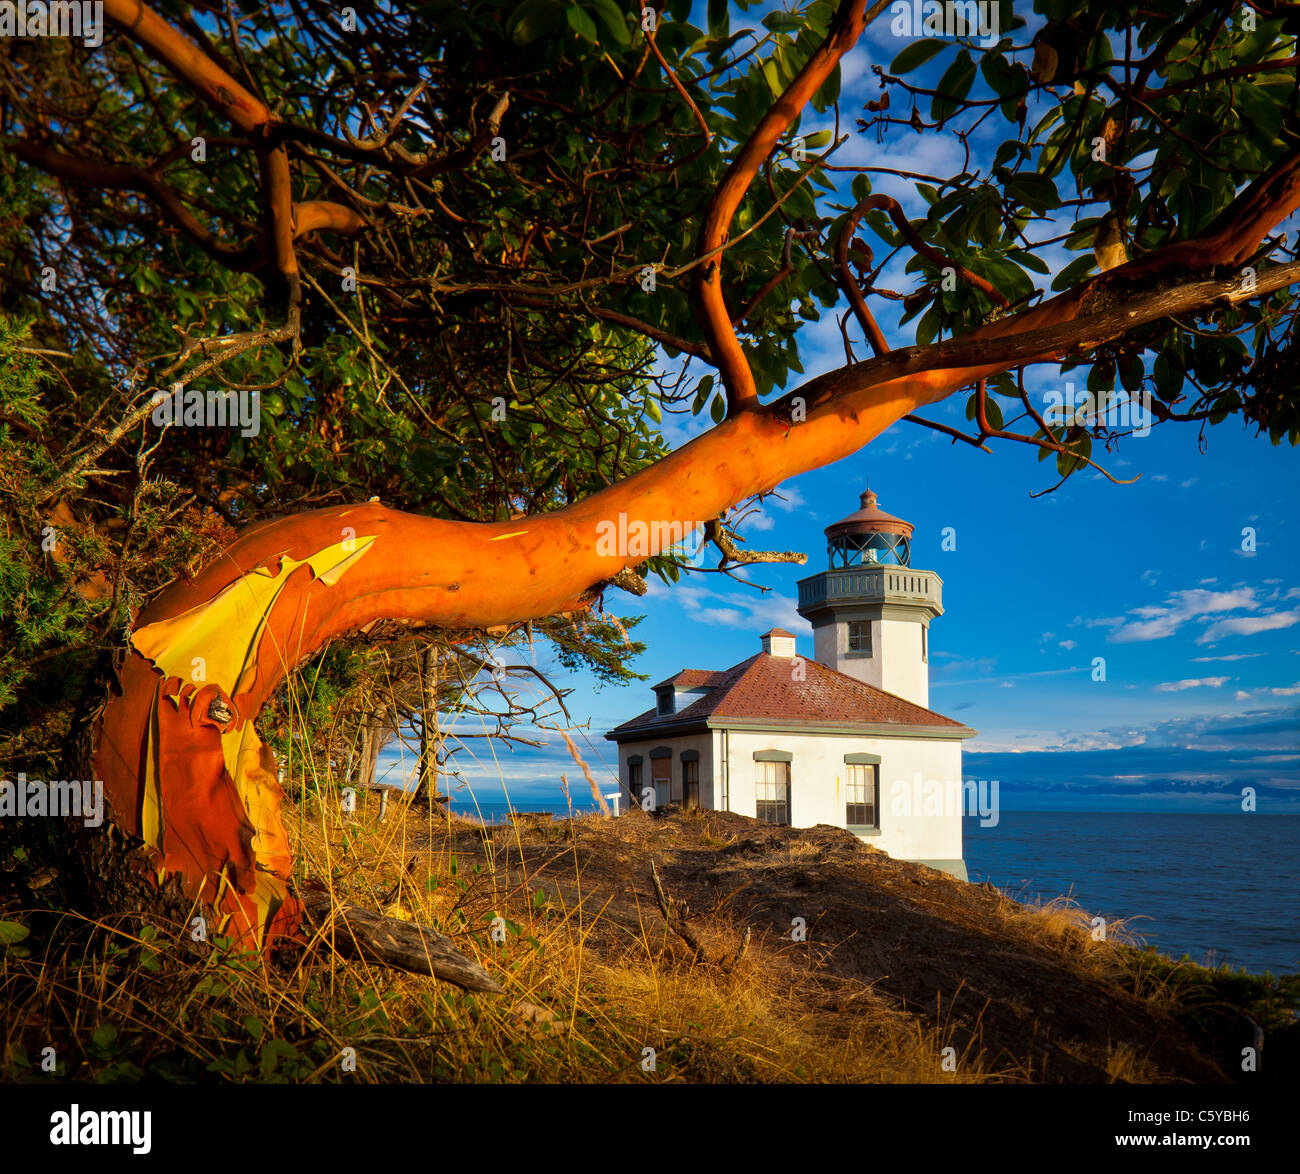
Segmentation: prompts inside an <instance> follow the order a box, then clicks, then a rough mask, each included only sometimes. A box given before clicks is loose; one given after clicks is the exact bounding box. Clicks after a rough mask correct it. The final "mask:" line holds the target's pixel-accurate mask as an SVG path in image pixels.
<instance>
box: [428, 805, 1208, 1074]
mask: <svg viewBox="0 0 1300 1174" xmlns="http://www.w3.org/2000/svg"><path fill="white" fill-rule="evenodd" d="M452 837H453V842H452V845H451V846H452V847H454V850H455V851H456V852H457V853H459V854H462V855H463V858H465V859H466V860H474V859H475V858H477V859H483V858H484V857H486V856H487V855H489V854H490V855H491V856H492V857H493V858H494V859H493V867H494V868H496V869H502V868H504V869H507V870H508V874H509V876H510V877H511V879H512V881H518V882H520V883H527V884H529V885H531V886H532V887H534V888H537V887H539V886H540V887H541V888H543V890H544V891H545V892H546V893H547V895H548V896H552V897H553V898H554V899H555V900H556V901H557V902H558V903H560V904H562V905H563V906H564V908H565V909H566V910H570V911H572V910H575V909H580V910H581V913H582V917H583V918H584V919H587V920H589V921H590V923H591V931H590V937H589V939H588V945H589V947H590V948H592V949H594V950H595V951H597V952H598V954H602V955H604V956H606V957H609V958H615V957H617V956H618V955H619V953H620V951H623V952H626V951H628V950H630V949H633V948H637V947H638V946H639V947H640V948H644V946H643V943H644V942H645V941H646V940H647V939H648V938H653V937H656V935H657V938H658V940H659V941H660V942H662V943H663V947H664V949H665V950H666V951H667V952H670V953H672V954H674V955H675V956H677V957H678V958H679V959H680V964H682V965H697V966H698V965H704V966H723V967H727V966H731V965H735V964H736V963H737V961H738V955H743V957H744V959H745V965H747V966H750V967H754V966H757V967H759V968H760V972H759V975H758V978H759V980H760V981H765V982H768V983H770V984H772V986H773V989H780V990H782V991H785V992H789V991H795V992H797V993H798V995H799V997H800V998H801V999H802V1001H803V1005H802V1006H801V1008H800V1010H801V1011H802V1012H803V1013H806V1014H811V1015H813V1016H815V1017H816V1018H817V1020H818V1021H819V1024H818V1026H819V1028H820V1030H822V1031H824V1032H825V1034H826V1036H827V1038H830V1039H835V1038H847V1037H848V1034H849V1033H850V1032H851V1031H852V1030H853V1029H854V1028H855V1026H856V1027H860V1025H861V1022H862V1017H863V1013H864V1010H866V1009H867V1008H870V1009H872V1010H873V1011H875V1012H876V1013H878V1014H886V1015H893V1016H898V1017H910V1018H912V1019H913V1020H915V1021H918V1022H919V1023H921V1024H924V1025H926V1026H928V1027H932V1028H937V1029H942V1030H947V1031H950V1032H951V1037H950V1038H951V1040H952V1043H953V1045H954V1046H955V1047H956V1048H957V1050H958V1052H959V1053H960V1054H961V1055H963V1056H970V1057H975V1058H976V1060H977V1062H978V1063H979V1064H980V1065H981V1067H983V1068H984V1069H985V1070H986V1071H990V1072H1000V1073H1004V1074H1006V1076H1007V1077H1008V1078H1010V1079H1018V1080H1032V1081H1036V1082H1044V1081H1045V1082H1049V1083H1051V1082H1071V1083H1073V1082H1097V1081H1109V1080H1115V1079H1121V1080H1125V1079H1127V1080H1140V1081H1175V1082H1178V1081H1191V1082H1197V1083H1201V1082H1219V1081H1223V1080H1224V1079H1225V1076H1224V1074H1223V1072H1222V1071H1221V1070H1220V1069H1219V1068H1218V1067H1217V1066H1216V1065H1215V1064H1214V1063H1213V1062H1212V1061H1210V1060H1209V1059H1207V1058H1206V1057H1205V1056H1203V1055H1202V1054H1201V1053H1200V1052H1198V1050H1197V1049H1196V1047H1195V1046H1194V1044H1193V1043H1192V1041H1191V1039H1190V1038H1189V1037H1188V1035H1187V1034H1186V1033H1185V1031H1184V1030H1183V1029H1182V1028H1181V1027H1180V1026H1179V1025H1178V1024H1176V1023H1175V1022H1174V1021H1173V1019H1171V1018H1170V1017H1169V1016H1168V1015H1167V1014H1165V1013H1164V1012H1163V1011H1162V1010H1160V1009H1159V1008H1158V1007H1157V1006H1155V1005H1154V1004H1153V1003H1151V1002H1150V1001H1147V1000H1143V999H1139V998H1137V997H1135V996H1134V994H1133V993H1132V973H1131V971H1128V970H1126V969H1125V968H1124V967H1123V966H1121V965H1120V964H1119V962H1118V960H1117V959H1116V958H1115V956H1114V954H1113V951H1111V950H1110V948H1109V947H1108V946H1107V945H1106V944H1105V943H1096V942H1093V941H1092V940H1091V938H1090V935H1089V934H1088V933H1087V932H1086V931H1085V929H1084V928H1082V926H1084V925H1085V924H1086V922H1085V921H1084V920H1082V918H1075V919H1071V918H1069V917H1065V918H1062V917H1059V916H1058V917H1055V918H1051V917H1044V916H1042V915H1040V914H1035V913H1033V912H1032V911H1030V910H1028V909H1026V908H1025V907H1024V906H1021V905H1018V904H1016V903H1015V902H1013V901H1010V900H1009V899H1008V898H1006V897H1005V896H1004V895H1002V894H1000V893H998V892H997V890H995V889H993V888H992V886H988V885H972V884H966V883H964V882H961V881H958V880H956V879H954V878H952V877H950V876H948V875H946V874H944V873H941V872H937V871H935V870H933V869H930V868H926V867H925V866H923V865H917V864H910V863H906V862H904V861H899V860H894V859H892V858H891V857H889V856H888V855H886V854H885V853H883V852H880V851H879V850H877V849H875V848H872V847H869V846H867V845H866V844H864V843H863V842H862V841H861V840H859V839H857V838H856V837H855V836H853V835H851V834H850V833H848V832H846V831H844V830H843V829H839V828H833V827H829V826H825V825H822V826H818V827H814V828H809V829H792V828H780V827H772V826H768V825H765V824H761V823H758V822H757V821H755V820H753V819H749V818H746V817H744V816H739V815H733V814H730V813H723V812H713V811H708V812H702V811H697V812H683V811H680V810H678V809H677V808H675V807H672V808H668V809H667V810H665V811H663V812H658V813H655V814H653V815H649V814H645V813H642V812H640V811H634V812H631V813H628V814H625V815H623V816H620V817H619V818H617V819H598V818H581V819H577V820H561V821H550V820H543V821H536V820H524V821H521V822H520V823H518V824H517V825H515V826H512V827H499V828H492V829H489V830H488V834H487V835H486V836H485V835H484V831H483V829H481V828H475V827H472V826H467V825H460V824H457V825H453V831H452ZM652 862H653V864H654V865H655V867H656V869H657V871H658V873H659V876H660V877H661V880H662V883H663V887H664V890H665V892H666V894H667V896H668V898H669V899H670V901H671V902H673V906H674V907H675V908H676V909H678V910H680V911H681V912H682V914H683V915H684V916H683V922H682V924H683V925H684V928H685V939H684V938H683V936H682V935H679V934H677V933H675V932H669V927H668V925H667V923H666V921H665V919H664V917H663V914H662V912H661V910H660V907H659V905H658V903H657V900H656V895H655V891H654V887H653V882H652V880H651V872H650V865H651V863H652ZM796 919H802V926H803V927H804V931H805V933H804V940H796V939H797V938H799V937H800V932H799V925H800V923H799V922H798V921H797V920H796ZM1072 921H1073V922H1074V923H1073V924H1072ZM746 931H748V938H746ZM690 939H693V941H694V942H695V943H697V944H698V946H699V950H700V953H699V955H698V956H697V955H696V951H695V950H694V948H693V947H692V945H690V944H688V940H690ZM810 977H811V978H813V979H815V981H811V982H810V981H808V980H809V978H810Z"/></svg>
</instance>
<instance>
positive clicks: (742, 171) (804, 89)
mask: <svg viewBox="0 0 1300 1174" xmlns="http://www.w3.org/2000/svg"><path fill="white" fill-rule="evenodd" d="M866 7H867V5H866V0H842V2H841V4H840V6H839V9H838V11H837V12H836V13H835V16H834V18H833V19H832V21H831V26H830V29H829V30H828V31H827V34H826V39H825V40H824V41H823V42H822V43H821V45H820V46H819V47H818V48H817V49H816V50H815V51H814V52H813V54H812V56H811V57H809V59H808V60H807V62H805V64H804V67H803V68H802V69H801V70H800V71H799V73H798V75H797V76H796V77H795V79H794V80H793V81H792V82H791V83H790V84H789V85H788V86H787V87H786V89H785V92H784V93H783V94H782V95H781V96H780V97H779V98H778V99H777V100H776V101H775V102H774V103H773V104H772V106H771V107H770V108H769V109H768V111H767V113H766V114H764V115H763V117H762V119H761V120H760V121H759V124H758V126H757V127H755V128H754V132H753V133H752V134H751V135H750V136H749V139H748V140H747V141H746V142H745V145H744V146H743V147H741V149H740V151H739V153H738V154H737V155H736V157H735V159H733V160H732V162H731V165H730V166H729V167H728V168H727V170H726V172H725V173H724V175H723V177H722V180H721V181H720V182H719V184H718V186H717V188H715V189H714V192H713V195H712V196H711V197H710V199H709V202H708V204H706V205H705V208H704V215H703V220H702V223H701V226H700V235H699V238H698V242H697V244H696V250H695V251H696V256H697V257H704V256H707V255H708V254H710V253H714V252H715V251H717V250H718V249H720V248H721V247H722V245H723V243H724V242H725V241H726V239H727V231H728V229H729V228H730V227H731V221H732V218H733V217H734V216H735V214H736V210H737V209H738V208H739V207H740V203H741V201H742V200H743V199H744V198H745V193H746V192H747V191H748V190H749V187H750V184H751V183H753V181H754V177H755V176H756V175H757V174H758V170H759V168H760V167H762V165H763V162H764V160H766V159H767V158H768V156H769V155H771V153H772V151H773V149H774V148H775V147H776V144H777V141H778V140H779V139H780V138H781V136H782V135H783V134H785V132H786V131H787V130H788V129H789V127H790V124H791V123H792V122H794V120H795V119H796V118H797V117H798V116H799V114H800V112H801V111H802V110H803V108H804V106H805V105H806V104H807V103H808V100H809V99H810V98H811V97H812V96H813V94H814V93H816V91H817V89H818V88H819V87H820V86H821V85H822V83H823V82H825V81H826V79H827V78H828V77H829V76H830V75H831V73H832V72H833V71H834V69H835V67H836V66H837V65H838V64H839V62H840V58H841V57H843V56H844V54H845V53H847V52H848V51H849V50H850V49H851V48H852V47H853V46H854V44H856V43H857V39H858V37H859V36H860V35H861V33H862V30H863V29H864V28H866V26H867V24H868V22H869V21H871V20H874V19H875V18H876V17H877V16H878V15H879V14H880V13H881V12H883V11H884V10H885V9H886V8H887V7H888V0H877V3H875V4H874V5H872V7H871V11H870V12H869V13H868V12H867V11H866ZM691 293H692V299H693V301H694V303H695V316H696V318H697V320H698V321H699V324H700V328H701V330H702V331H703V333H704V337H705V339H706V341H707V342H708V345H709V351H710V352H711V353H712V354H713V356H714V361H715V362H716V363H717V365H718V372H719V374H720V375H721V377H722V382H723V386H724V387H725V388H726V391H727V409H728V412H729V413H732V414H734V413H737V412H740V411H745V410H748V409H750V408H753V407H755V406H756V405H757V403H758V388H757V385H756V384H755V382H754V373H753V371H752V370H751V369H750V366H749V360H748V359H747V358H746V357H745V352H744V349H743V348H742V347H741V345H740V340H739V339H738V338H737V337H736V331H735V328H734V327H733V326H732V324H731V314H730V313H729V312H728V310H727V303H726V299H725V297H724V294H723V287H722V258H721V257H720V256H717V257H714V258H713V259H712V260H710V261H709V262H707V263H706V264H705V265H703V266H701V267H699V268H697V269H696V272H695V279H694V282H693V285H692V290H691Z"/></svg>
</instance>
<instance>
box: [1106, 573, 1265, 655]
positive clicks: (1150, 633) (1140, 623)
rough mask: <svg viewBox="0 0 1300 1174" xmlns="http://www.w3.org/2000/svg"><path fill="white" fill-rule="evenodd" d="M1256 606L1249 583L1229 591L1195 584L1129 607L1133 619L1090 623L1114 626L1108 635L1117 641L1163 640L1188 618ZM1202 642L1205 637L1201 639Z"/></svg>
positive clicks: (1131, 642) (1132, 642)
mask: <svg viewBox="0 0 1300 1174" xmlns="http://www.w3.org/2000/svg"><path fill="white" fill-rule="evenodd" d="M1258 606H1259V602H1258V601H1257V600H1256V599H1255V592H1254V590H1253V588H1250V587H1234V588H1233V589H1232V590H1231V591H1207V590H1205V589H1204V588H1201V587H1194V588H1192V589H1190V590H1185V591H1171V592H1170V593H1169V595H1168V596H1166V597H1165V601H1164V603H1160V604H1148V605H1145V606H1143V607H1133V608H1130V609H1129V615H1131V616H1137V617H1138V619H1136V620H1118V621H1111V620H1097V621H1091V620H1090V621H1089V627H1092V626H1095V625H1106V626H1110V627H1114V629H1115V630H1114V631H1113V632H1111V634H1110V637H1109V639H1111V640H1112V641H1114V642H1115V643H1117V644H1138V643H1143V642H1145V641H1147V640H1162V639H1164V637H1166V636H1172V635H1173V634H1174V633H1175V632H1177V631H1178V630H1179V629H1180V628H1181V627H1182V626H1183V625H1184V624H1186V623H1187V622H1188V621H1189V620H1192V619H1199V618H1204V617H1206V616H1210V615H1214V614H1216V613H1218V612H1225V611H1241V610H1249V609H1252V608H1256V607H1258ZM1201 642H1202V643H1204V638H1202V639H1201Z"/></svg>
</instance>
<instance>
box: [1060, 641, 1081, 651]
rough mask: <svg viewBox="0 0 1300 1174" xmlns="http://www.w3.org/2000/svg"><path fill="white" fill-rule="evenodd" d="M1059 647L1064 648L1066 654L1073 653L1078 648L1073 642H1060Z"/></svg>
mask: <svg viewBox="0 0 1300 1174" xmlns="http://www.w3.org/2000/svg"><path fill="white" fill-rule="evenodd" d="M1061 647H1062V648H1064V649H1065V651H1066V652H1073V651H1074V650H1075V649H1076V648H1078V647H1079V646H1078V644H1076V643H1075V642H1074V641H1073V640H1062V641H1061Z"/></svg>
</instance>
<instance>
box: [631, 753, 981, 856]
mask: <svg viewBox="0 0 1300 1174" xmlns="http://www.w3.org/2000/svg"><path fill="white" fill-rule="evenodd" d="M722 737H723V734H722V731H720V730H713V731H710V732H708V733H703V734H690V735H685V736H679V737H674V738H668V737H660V738H656V739H651V740H647V741H645V742H637V743H624V744H623V745H622V746H620V747H619V778H620V780H621V781H622V786H623V790H624V792H626V790H627V786H628V780H629V778H630V772H629V768H628V759H629V758H630V757H631V756H632V755H634V754H639V755H640V756H641V764H642V765H641V779H642V785H649V783H650V779H651V771H650V751H651V750H653V749H655V748H656V747H658V746H667V747H669V748H670V749H671V750H672V752H673V758H672V769H673V778H674V779H676V780H679V781H680V779H681V752H682V751H683V750H695V751H697V752H698V753H699V756H700V803H701V804H702V805H704V806H705V807H711V808H715V809H721V807H722V769H723V762H722ZM727 742H728V754H729V759H730V774H731V779H730V789H731V795H730V801H731V806H730V809H731V810H732V811H734V812H736V813H737V814H739V815H748V816H750V817H751V818H752V817H754V816H755V814H756V812H757V807H756V804H755V786H754V784H755V766H754V752H755V751H756V750H785V751H788V752H789V753H790V754H791V756H792V760H791V762H790V820H791V823H792V824H793V825H794V826H795V827H812V826H814V825H815V824H819V823H826V824H831V825H832V826H834V827H844V826H845V818H844V817H845V802H846V795H845V788H844V784H845V779H846V777H847V772H846V771H845V769H844V755H845V754H855V753H859V754H875V755H877V756H879V758H880V809H879V813H878V816H877V818H878V820H879V823H880V834H879V835H877V836H870V837H864V838H865V839H866V842H867V843H869V844H871V845H873V846H874V847H877V848H880V849H881V850H882V851H885V852H888V853H889V854H890V855H891V856H896V857H898V858H899V859H900V860H959V859H961V857H962V834H961V812H962V806H961V805H962V802H963V792H962V788H961V783H962V774H961V742H960V741H959V740H957V739H946V738H945V739H940V738H934V739H924V738H885V737H862V736H859V735H856V734H787V733H761V732H754V731H751V730H730V731H728V732H727ZM638 802H639V796H638Z"/></svg>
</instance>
